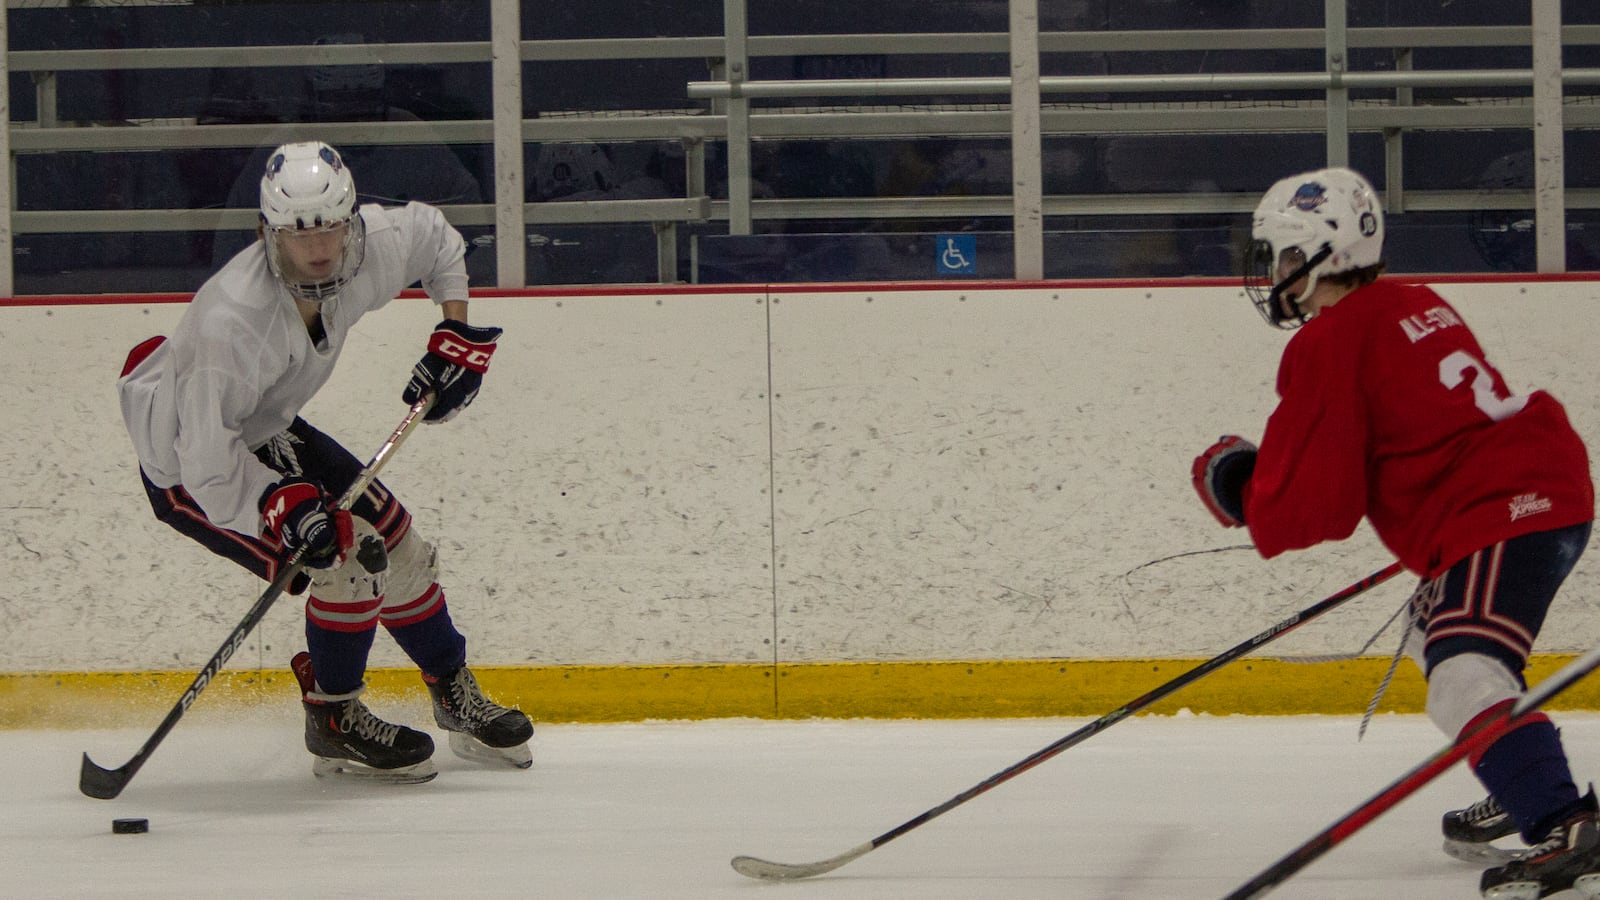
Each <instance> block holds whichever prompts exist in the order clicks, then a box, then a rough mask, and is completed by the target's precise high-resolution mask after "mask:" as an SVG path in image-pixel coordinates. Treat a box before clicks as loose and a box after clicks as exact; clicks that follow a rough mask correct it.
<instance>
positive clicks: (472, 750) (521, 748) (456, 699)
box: [422, 666, 533, 769]
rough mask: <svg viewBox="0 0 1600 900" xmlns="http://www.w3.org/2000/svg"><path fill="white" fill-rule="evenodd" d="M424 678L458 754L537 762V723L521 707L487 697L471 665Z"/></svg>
mask: <svg viewBox="0 0 1600 900" xmlns="http://www.w3.org/2000/svg"><path fill="white" fill-rule="evenodd" d="M422 680H423V682H424V683H425V684H427V685H428V693H429V694H432V695H433V720H434V721H435V722H438V723H439V727H440V728H443V729H444V730H446V731H448V732H450V749H451V750H452V751H453V752H454V753H455V755H457V756H459V757H461V758H462V759H469V760H472V761H474V762H489V763H497V764H509V765H512V766H515V767H517V768H519V769H526V768H528V767H529V766H531V765H533V751H532V750H530V749H528V738H531V737H533V723H532V722H530V721H528V717H527V716H525V715H523V714H522V712H521V711H520V710H515V709H507V708H505V707H504V706H501V705H499V704H497V703H495V702H494V701H492V700H490V699H489V698H488V697H485V696H484V695H483V689H482V688H480V687H478V679H476V678H474V677H472V670H471V669H468V668H467V667H466V666H462V667H461V668H459V669H457V670H456V671H455V672H454V673H452V674H450V675H448V676H446V677H444V678H440V679H432V678H429V677H428V676H426V675H424V676H422Z"/></svg>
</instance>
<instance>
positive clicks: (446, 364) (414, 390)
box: [400, 319, 502, 422]
mask: <svg viewBox="0 0 1600 900" xmlns="http://www.w3.org/2000/svg"><path fill="white" fill-rule="evenodd" d="M501 331H502V329H499V328H485V327H479V326H474V325H468V324H467V323H465V322H457V321H456V320H455V319H445V320H444V321H443V322H440V323H439V324H438V326H437V327H435V328H434V329H433V335H432V336H431V337H429V338H428V353H427V355H425V356H423V357H422V359H421V361H419V362H418V363H417V364H416V366H414V367H413V368H412V369H411V380H410V381H409V382H407V383H406V390H405V393H403V394H401V395H400V399H401V400H403V401H404V402H405V403H407V404H412V403H416V402H417V401H418V400H420V399H421V398H422V396H423V395H424V394H433V395H434V398H435V399H434V401H433V408H432V409H430V410H428V414H427V415H426V416H423V421H425V422H448V421H450V420H451V419H453V418H455V415H456V413H458V412H460V411H462V410H463V409H466V408H467V404H469V403H471V402H472V398H474V397H476V396H478V388H479V386H481V385H482V384H483V373H484V372H487V371H489V357H490V356H493V355H494V342H495V341H497V340H499V339H500V334H501Z"/></svg>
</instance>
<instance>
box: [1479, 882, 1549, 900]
mask: <svg viewBox="0 0 1600 900" xmlns="http://www.w3.org/2000/svg"><path fill="white" fill-rule="evenodd" d="M1543 893H1544V890H1543V888H1541V887H1540V886H1539V882H1537V881H1510V882H1507V883H1505V884H1498V885H1495V886H1494V887H1492V888H1489V889H1488V890H1486V891H1484V892H1483V897H1484V900H1539V897H1540V896H1542V895H1543Z"/></svg>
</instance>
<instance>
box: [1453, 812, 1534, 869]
mask: <svg viewBox="0 0 1600 900" xmlns="http://www.w3.org/2000/svg"><path fill="white" fill-rule="evenodd" d="M1441 828H1442V830H1443V831H1444V852H1445V854H1446V855H1448V856H1451V857H1453V858H1455V859H1459V860H1461V861H1462V862H1468V863H1473V864H1475V865H1480V866H1489V865H1493V866H1500V865H1505V864H1506V863H1508V862H1511V861H1513V860H1515V859H1519V858H1521V857H1523V856H1525V855H1526V854H1527V852H1528V850H1527V848H1525V847H1524V848H1511V847H1497V846H1495V844H1494V842H1495V841H1497V840H1499V839H1500V838H1503V837H1507V836H1510V835H1514V834H1516V833H1517V823H1515V822H1513V821H1511V816H1510V815H1509V814H1508V813H1507V812H1506V811H1505V810H1504V809H1503V808H1501V806H1500V803H1499V802H1498V801H1496V800H1495V799H1494V797H1485V798H1483V799H1482V800H1479V801H1478V802H1477V803H1474V804H1472V805H1471V806H1469V807H1467V808H1465V809H1453V810H1451V811H1449V812H1447V813H1445V814H1444V821H1443V822H1442V823H1441Z"/></svg>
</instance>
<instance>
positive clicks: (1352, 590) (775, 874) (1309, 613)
mask: <svg viewBox="0 0 1600 900" xmlns="http://www.w3.org/2000/svg"><path fill="white" fill-rule="evenodd" d="M1400 570H1401V566H1400V564H1399V563H1397V562H1396V563H1390V564H1389V565H1388V566H1387V567H1385V568H1383V569H1380V570H1378V571H1376V572H1373V573H1372V574H1371V575H1368V576H1367V577H1365V578H1363V579H1361V580H1360V581H1358V582H1356V583H1355V584H1352V585H1350V586H1349V587H1347V588H1344V589H1343V590H1341V591H1339V592H1338V593H1336V594H1334V595H1333V596H1331V597H1328V598H1326V599H1324V600H1319V601H1317V602H1316V603H1314V604H1312V605H1311V606H1308V607H1306V608H1305V609H1303V610H1301V611H1300V612H1297V613H1295V614H1294V615H1292V616H1290V617H1289V618H1287V619H1284V620H1283V621H1282V622H1279V623H1278V624H1276V625H1274V626H1272V627H1271V628H1268V629H1267V630H1266V631H1263V632H1261V633H1260V634H1257V635H1256V636H1255V637H1252V638H1250V639H1249V640H1247V641H1244V642H1243V643H1240V644H1237V645H1235V646H1234V647H1232V648H1231V649H1229V650H1226V651H1224V652H1223V653H1221V654H1219V655H1217V656H1213V657H1212V658H1211V659H1208V660H1206V661H1205V662H1203V663H1201V664H1200V665H1198V666H1195V667H1194V668H1192V669H1190V670H1189V671H1187V672H1184V673H1183V674H1182V675H1179V676H1178V677H1176V678H1174V679H1172V680H1171V681H1168V682H1167V683H1165V684H1163V685H1161V686H1159V687H1156V688H1152V689H1151V690H1150V691H1149V692H1148V693H1146V694H1145V695H1144V696H1142V697H1139V698H1138V699H1136V700H1133V701H1131V702H1129V703H1127V704H1126V705H1123V706H1120V707H1118V708H1116V709H1114V710H1112V711H1111V712H1108V713H1106V714H1105V715H1103V716H1101V717H1100V718H1098V719H1096V720H1094V721H1093V722H1090V723H1089V724H1087V725H1085V726H1083V727H1082V728H1079V729H1078V730H1077V731H1074V732H1072V733H1071V734H1069V735H1067V736H1066V737H1064V738H1062V739H1060V740H1058V741H1056V742H1055V743H1053V744H1051V745H1050V746H1048V747H1045V748H1044V749H1043V750H1040V751H1038V752H1037V753H1034V754H1033V755H1032V756H1029V757H1028V758H1027V759H1024V760H1022V761H1021V762H1019V763H1016V764H1015V765H1013V766H1011V767H1010V768H1007V769H1003V770H1001V771H999V772H996V773H995V774H994V775H991V776H989V777H988V778H987V779H985V780H984V781H982V782H981V783H979V784H976V785H973V786H972V787H970V788H968V789H967V790H965V791H962V792H961V793H959V794H957V795H955V796H954V797H951V798H950V799H949V800H946V801H945V802H943V803H941V804H939V805H938V806H935V807H934V808H933V809H930V810H928V811H927V812H925V813H922V814H921V815H919V816H917V817H916V818H913V819H910V820H908V821H906V822H904V823H902V824H900V825H898V826H896V827H894V828H892V829H890V830H888V831H886V832H884V833H883V834H880V835H878V836H877V837H875V838H873V839H872V840H870V841H868V842H866V843H865V844H860V845H858V846H856V847H852V848H850V849H849V850H846V851H845V852H843V853H841V854H839V855H838V856H833V857H829V858H828V859H824V860H818V861H817V862H811V863H782V862H773V861H772V860H767V859H759V858H757V857H754V856H736V857H734V858H733V860H732V865H733V870H734V871H735V872H738V873H739V874H740V875H744V876H746V877H749V878H760V879H763V880H766V881H795V880H798V879H801V878H810V877H812V876H814V875H822V874H825V873H828V872H832V871H833V870H834V869H837V868H839V867H840V866H842V865H844V864H846V863H848V862H850V861H851V860H854V859H858V858H860V857H862V856H865V855H866V854H867V853H869V852H871V851H873V850H876V849H878V848H879V847H882V846H883V845H884V844H887V843H889V842H890V841H892V840H894V839H895V838H897V837H899V836H900V835H902V834H905V833H906V832H908V831H910V830H911V829H913V828H916V827H917V826H919V825H922V824H925V823H926V822H928V821H930V820H932V819H935V818H938V817H939V816H942V815H944V814H945V813H947V812H949V811H950V810H952V809H955V808H956V807H958V806H960V805H961V804H963V803H966V802H967V801H968V800H971V799H972V798H974V797H976V796H978V795H979V794H982V793H985V792H986V791H988V790H989V789H990V788H993V787H997V786H999V785H1001V784H1003V783H1005V782H1007V781H1010V780H1011V779H1012V778H1015V777H1016V776H1018V775H1021V774H1022V773H1023V772H1026V771H1028V770H1029V769H1031V768H1033V767H1034V766H1037V765H1039V764H1040V763H1042V762H1044V761H1045V760H1047V759H1050V758H1051V757H1053V756H1055V755H1056V754H1058V753H1060V752H1062V751H1063V750H1066V749H1067V748H1069V747H1072V746H1075V745H1077V744H1080V743H1082V742H1083V741H1085V740H1087V739H1089V738H1090V737H1092V736H1094V735H1096V734H1098V733H1100V732H1102V731H1104V730H1106V729H1107V728H1110V727H1111V726H1112V725H1115V724H1117V723H1118V722H1120V721H1122V720H1123V719H1125V718H1127V717H1128V716H1130V715H1133V714H1134V713H1136V712H1138V711H1139V710H1141V709H1143V708H1145V707H1147V706H1149V705H1150V704H1152V703H1155V702H1156V701H1157V700H1160V699H1162V698H1163V697H1166V696H1167V695H1168V694H1171V693H1172V692H1174V691H1176V690H1178V689H1179V688H1182V687H1184V686H1186V685H1188V684H1190V683H1192V682H1195V681H1198V680H1199V679H1201V678H1204V677H1205V676H1206V675H1209V674H1211V673H1212V672H1214V671H1216V670H1217V669H1220V668H1222V667H1223V666H1225V665H1227V664H1228V663H1230V662H1233V661H1234V660H1236V659H1238V658H1239V657H1241V656H1244V655H1245V654H1247V653H1249V652H1251V651H1253V650H1255V649H1256V648H1258V647H1261V646H1263V645H1265V644H1267V643H1270V642H1271V641H1274V640H1277V639H1278V638H1280V637H1283V636H1284V635H1286V634H1288V633H1289V632H1291V631H1293V630H1295V629H1296V628H1299V627H1300V626H1301V625H1304V624H1305V623H1307V622H1309V621H1311V620H1312V619H1315V618H1316V617H1318V616H1320V615H1322V614H1323V613H1325V612H1327V611H1328V610H1330V609H1333V608H1334V607H1335V606H1338V605H1339V604H1341V603H1344V602H1345V601H1347V600H1350V599H1351V598H1353V597H1356V596H1358V595H1360V594H1363V593H1365V592H1366V591H1367V590H1368V589H1370V588H1372V587H1374V586H1376V585H1379V584H1382V583H1383V582H1385V581H1388V580H1389V579H1390V578H1393V577H1394V576H1395V575H1397V574H1399V573H1400Z"/></svg>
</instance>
